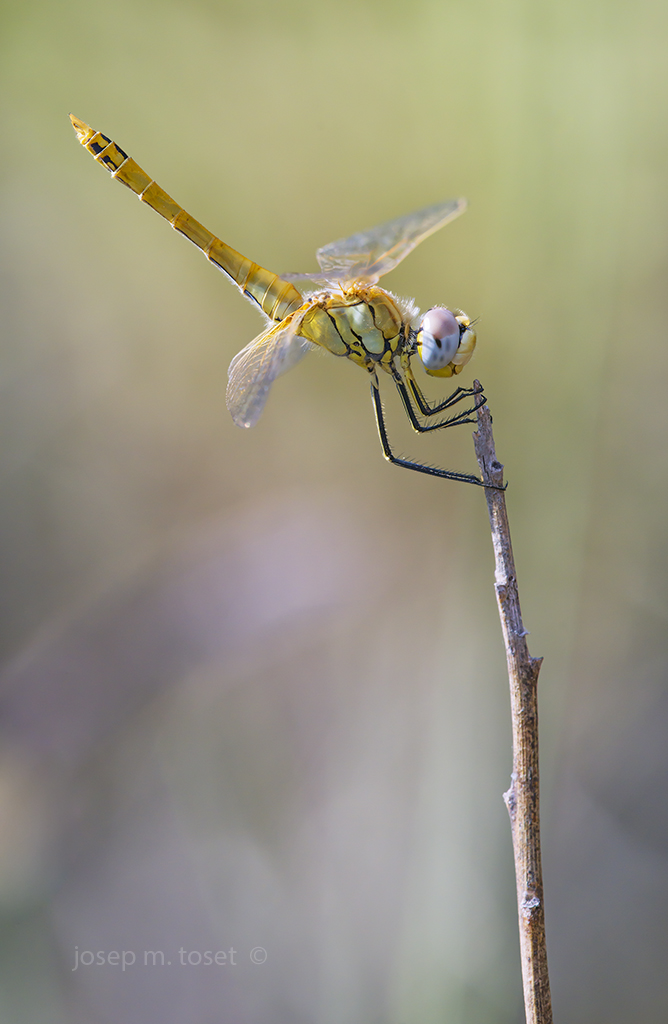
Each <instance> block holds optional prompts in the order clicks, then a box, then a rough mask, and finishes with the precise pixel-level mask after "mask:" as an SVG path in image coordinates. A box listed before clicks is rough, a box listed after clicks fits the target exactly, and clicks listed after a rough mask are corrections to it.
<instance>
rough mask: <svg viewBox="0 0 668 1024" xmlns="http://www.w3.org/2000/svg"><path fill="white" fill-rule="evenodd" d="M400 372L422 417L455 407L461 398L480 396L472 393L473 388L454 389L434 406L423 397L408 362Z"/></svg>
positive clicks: (481, 403) (477, 406) (403, 364)
mask: <svg viewBox="0 0 668 1024" xmlns="http://www.w3.org/2000/svg"><path fill="white" fill-rule="evenodd" d="M402 370H403V372H404V375H405V377H406V380H407V382H408V387H409V388H410V391H411V394H412V396H413V398H414V399H415V403H416V405H417V407H418V409H419V410H420V412H421V413H422V415H423V416H435V415H436V414H437V413H439V412H443V411H444V410H445V409H449V408H450V406H452V405H456V404H457V402H461V400H462V399H463V398H468V397H470V396H471V395H473V394H476V393H477V394H480V392H474V390H473V388H455V390H454V391H453V392H452V394H451V395H449V396H448V397H447V398H445V399H443V401H442V402H437V403H436V404H434V405H432V404H431V403H430V402H428V401H427V399H426V398H425V397H424V394H423V392H422V388H421V387H420V385H419V384H418V382H417V381H416V379H415V377H414V375H413V371H412V369H411V367H410V364H409V363H408V362H406V363H403V362H402ZM485 401H486V400H485V399H483V401H482V402H480V403H479V404H478V405H476V407H475V409H478V408H479V407H480V405H484V404H485ZM475 409H472V410H471V411H472V412H475Z"/></svg>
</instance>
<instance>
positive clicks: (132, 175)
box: [70, 114, 303, 321]
mask: <svg viewBox="0 0 668 1024" xmlns="http://www.w3.org/2000/svg"><path fill="white" fill-rule="evenodd" d="M70 120H71V122H72V126H73V128H74V130H75V132H76V134H77V138H78V139H79V142H80V143H81V145H82V146H84V148H85V149H87V150H88V152H89V153H90V154H91V156H93V157H94V159H95V160H97V162H98V163H100V164H102V166H103V167H106V169H107V170H108V171H109V172H110V174H111V176H112V178H116V179H117V180H118V181H120V182H122V184H123V185H127V187H128V188H129V189H130V190H131V191H132V192H134V193H135V195H136V196H138V197H139V199H141V201H142V202H143V203H147V204H148V206H150V207H151V208H152V209H154V210H155V212H156V213H159V214H160V216H161V217H164V219H165V220H167V221H169V223H170V224H171V225H172V227H173V228H174V230H175V231H178V232H180V234H182V235H185V237H186V238H187V239H189V240H190V241H191V242H192V243H193V245H196V246H197V248H198V249H201V250H202V252H203V253H204V255H205V256H206V257H207V259H208V260H210V262H211V263H215V265H216V266H217V267H219V268H220V270H223V271H224V272H225V273H226V274H228V275H229V277H231V278H232V280H233V281H234V283H235V284H236V285H237V286H238V287H239V288H240V289H241V291H242V292H243V293H244V295H245V296H246V297H247V298H249V299H252V300H253V301H254V302H257V304H258V305H259V306H260V307H261V309H262V310H263V311H264V312H265V313H266V314H267V316H268V317H270V319H272V320H277V321H280V320H284V319H285V317H286V316H288V315H289V314H290V313H293V312H294V311H295V310H296V309H299V307H300V306H301V305H302V302H303V299H302V296H301V294H300V293H299V292H298V291H297V289H296V288H295V287H294V285H293V284H291V283H290V282H289V281H284V280H283V279H282V278H280V277H279V276H278V275H277V274H272V273H271V271H269V270H265V269H264V268H263V267H260V266H259V265H258V264H257V263H253V261H252V260H249V259H247V257H246V256H242V255H241V253H238V252H237V251H236V250H235V249H233V248H232V247H231V246H229V245H227V243H226V242H223V241H221V239H220V238H217V237H216V235H214V234H212V233H211V231H209V230H208V229H207V228H205V227H204V225H203V224H200V223H199V221H197V220H195V218H194V217H192V216H191V215H190V214H189V213H187V212H186V211H185V210H184V209H183V207H182V206H179V204H178V203H177V202H175V201H174V200H173V199H172V197H171V196H169V195H167V193H166V192H165V191H164V189H162V188H161V187H160V185H158V183H157V182H156V181H154V180H153V179H152V178H150V177H149V175H148V174H147V173H146V171H144V170H142V168H141V167H140V166H139V164H138V163H136V161H134V160H133V159H132V157H129V156H128V155H127V153H125V152H124V151H123V150H122V149H121V148H120V146H118V145H117V144H116V143H115V142H112V140H111V139H110V138H108V137H107V136H106V135H103V134H102V133H101V132H96V131H95V129H94V128H91V127H90V125H87V124H85V123H84V122H83V121H80V120H79V119H78V118H76V117H73V116H72V114H70Z"/></svg>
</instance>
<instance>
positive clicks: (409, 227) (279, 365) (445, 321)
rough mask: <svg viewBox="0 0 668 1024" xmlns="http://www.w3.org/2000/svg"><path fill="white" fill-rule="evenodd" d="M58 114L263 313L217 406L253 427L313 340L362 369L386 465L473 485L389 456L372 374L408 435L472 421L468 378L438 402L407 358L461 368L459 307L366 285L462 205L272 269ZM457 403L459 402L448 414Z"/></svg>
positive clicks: (477, 399) (99, 138)
mask: <svg viewBox="0 0 668 1024" xmlns="http://www.w3.org/2000/svg"><path fill="white" fill-rule="evenodd" d="M70 120H71V122H72V126H73V128H74V131H75V133H76V136H77V138H78V140H79V142H80V143H81V145H82V146H84V147H85V149H87V150H88V152H89V153H90V154H91V155H92V156H93V157H94V158H95V160H96V161H97V162H98V163H99V164H101V165H102V166H103V167H105V168H106V169H107V170H108V171H109V172H110V173H111V176H112V178H116V180H117V181H120V182H122V184H124V185H126V186H127V187H128V188H129V189H130V190H131V191H132V192H134V193H135V194H136V195H137V196H138V197H139V199H140V200H141V201H142V202H143V203H147V205H148V206H150V207H152V208H153V209H154V210H155V211H156V213H159V214H160V216H161V217H164V218H165V220H168V221H169V223H170V224H171V225H172V227H173V228H174V229H175V230H176V231H178V232H180V233H181V234H182V235H185V237H186V238H188V239H189V240H190V241H191V242H193V243H194V245H196V246H197V248H198V249H200V250H201V251H202V252H203V253H204V255H205V256H206V257H207V259H208V260H209V261H210V262H211V263H213V264H214V266H216V267H218V268H219V269H220V270H222V271H223V272H224V273H225V274H227V275H228V277H230V278H231V279H232V281H233V282H234V283H235V284H236V285H237V287H238V288H239V290H240V291H241V292H242V294H243V295H245V296H246V298H248V299H249V300H250V301H251V302H252V303H253V304H255V305H256V306H259V307H260V309H261V311H262V312H263V314H264V316H265V319H266V326H265V329H264V330H263V331H262V332H261V334H259V335H258V336H257V338H255V339H254V340H253V341H251V342H250V344H249V345H246V347H245V348H243V349H242V350H241V351H240V352H239V353H238V354H237V355H236V356H235V357H234V359H233V360H232V362H231V363H230V367H229V379H228V386H227V395H226V401H227V408H228V409H229V411H230V413H231V415H232V419H233V420H234V422H235V423H236V424H237V425H238V426H240V427H252V426H254V425H255V424H256V423H257V421H258V419H259V418H260V415H261V413H262V410H263V409H264V406H265V403H266V401H267V397H268V395H269V391H270V389H271V386H272V384H273V383H274V381H275V380H276V379H277V378H278V377H280V376H281V375H282V374H283V373H285V372H286V371H287V370H290V369H291V368H292V367H293V366H295V365H296V364H297V363H298V362H299V361H300V359H302V357H303V356H304V355H305V354H306V353H307V352H308V351H309V349H313V348H316V347H320V348H324V349H326V350H327V351H328V352H330V353H331V354H332V355H335V356H339V357H341V358H347V359H350V360H351V361H352V362H353V363H356V364H357V365H358V366H360V367H362V368H363V369H364V370H366V371H367V372H368V374H369V375H370V379H371V398H372V402H373V409H374V413H375V418H376V424H377V427H378V434H379V436H380V442H381V447H382V450H383V455H384V456H385V458H386V459H387V460H388V462H391V463H393V464H394V465H396V466H402V467H404V468H406V469H412V470H416V471H417V472H419V473H426V474H427V475H429V476H436V477H441V478H445V479H447V480H459V481H462V482H464V483H470V484H477V485H479V486H484V483H483V481H482V480H480V479H479V478H478V477H477V476H475V475H473V474H472V473H458V472H453V471H452V470H447V469H440V468H439V467H437V466H432V465H430V464H428V463H423V462H418V461H414V460H413V459H407V458H403V457H400V456H398V455H397V454H396V453H395V452H394V450H393V449H392V447H391V445H390V442H389V439H388V433H387V427H386V423H385V414H384V410H383V405H382V401H381V396H380V383H379V374H380V371H383V372H384V373H386V374H388V376H390V377H391V378H392V380H393V382H394V384H395V386H396V389H397V391H398V394H399V397H400V399H401V402H402V404H403V407H404V409H405V411H406V414H407V416H408V420H409V422H410V425H411V427H412V428H413V430H415V431H416V432H417V433H418V434H424V433H428V432H430V431H433V430H442V429H444V428H447V427H453V426H458V425H461V424H464V423H473V422H475V420H474V418H473V417H474V414H475V413H476V412H477V410H478V409H479V408H480V407H481V406H482V405H484V404H485V402H486V398H485V396H484V395H483V393H482V390H481V389H480V388H479V385H478V387H477V388H475V389H474V388H462V387H458V388H456V390H455V391H453V393H452V394H451V395H449V396H448V397H447V398H445V399H443V400H442V401H440V402H431V401H429V400H428V399H427V398H426V397H425V395H424V393H423V391H422V388H421V387H420V385H419V384H418V381H417V380H416V378H415V375H414V373H413V369H412V365H411V361H412V360H413V358H414V357H416V356H417V358H418V361H419V363H420V364H421V365H422V367H423V369H424V370H425V371H426V373H427V374H428V375H430V376H433V377H452V376H456V375H457V374H459V373H461V371H462V369H463V368H464V366H465V365H466V363H468V361H469V359H470V358H471V356H472V354H473V350H474V348H475V344H476V332H475V330H474V329H473V325H472V323H471V320H470V319H469V317H468V316H467V315H466V313H464V312H462V311H461V310H458V309H452V310H451V309H449V308H447V307H446V306H433V307H432V308H431V309H428V310H427V312H426V313H424V315H421V314H420V311H419V309H418V307H417V306H416V304H415V302H414V301H413V300H412V299H404V298H399V297H398V296H396V295H394V294H393V293H392V292H389V291H386V290H385V289H384V288H380V287H379V285H378V281H379V280H380V278H381V277H382V276H383V275H384V274H387V273H388V272H389V271H390V270H393V269H394V267H396V266H397V265H398V264H399V263H400V262H401V261H402V260H403V259H404V257H406V256H407V255H408V254H409V253H410V252H412V250H413V249H414V248H415V247H416V246H417V245H419V244H420V242H422V241H423V239H425V238H427V237H428V236H429V235H431V234H433V233H434V232H435V231H438V230H439V228H442V227H443V226H444V225H445V224H448V223H449V222H450V221H452V220H454V218H455V217H458V216H459V215H460V214H461V213H463V212H464V210H465V208H466V200H464V199H453V200H448V201H447V202H443V203H437V204H436V205H433V206H427V207H425V208H424V209H421V210H417V211H416V212H415V213H410V214H408V215H406V216H403V217H398V218H396V219H395V220H390V221H388V222H387V223H384V224H380V225H379V226H378V227H375V228H371V229H370V230H368V231H360V232H358V233H357V234H354V235H351V236H350V237H349V238H344V239H340V240H339V241H336V242H330V243H329V244H328V245H325V246H323V247H322V248H321V249H318V251H317V253H316V258H317V261H318V264H319V267H320V272H319V273H315V274H281V275H278V274H274V273H272V272H271V271H268V270H265V269H264V268H263V267H261V266H259V265H258V264H257V263H253V262H252V260H249V259H248V258H247V257H245V256H242V255H241V254H240V253H238V252H237V251H236V250H235V249H232V248H231V246H229V245H227V244H226V243H225V242H223V241H221V239H220V238H217V237H216V236H215V235H213V234H212V233H211V232H210V231H209V230H207V228H205V227H203V225H202V224H200V223H199V222H198V221H196V220H195V218H194V217H192V216H191V215H190V214H189V213H186V211H185V210H184V209H183V207H181V206H179V205H178V203H176V202H175V201H174V200H173V199H172V198H171V196H169V195H167V193H166V192H164V191H163V189H162V188H160V186H159V185H158V184H157V183H156V182H155V181H154V180H153V179H152V178H150V177H149V175H148V174H146V172H145V171H143V170H142V168H141V167H140V166H139V165H138V164H137V163H136V162H135V161H134V160H133V159H132V158H131V157H129V156H128V154H127V153H125V152H124V151H123V150H122V149H121V147H120V146H119V145H117V144H116V143H115V142H113V141H112V140H111V139H110V138H109V137H108V136H106V135H103V134H102V133H101V132H98V131H96V130H95V129H94V128H91V127H90V126H89V125H87V124H86V123H85V122H84V121H81V120H79V118H77V117H74V115H72V114H70ZM460 402H464V404H465V405H466V406H467V407H466V408H464V409H461V408H460V409H459V411H455V412H452V414H448V413H449V411H450V410H452V409H453V407H455V406H458V405H459V403H460ZM444 415H445V418H444Z"/></svg>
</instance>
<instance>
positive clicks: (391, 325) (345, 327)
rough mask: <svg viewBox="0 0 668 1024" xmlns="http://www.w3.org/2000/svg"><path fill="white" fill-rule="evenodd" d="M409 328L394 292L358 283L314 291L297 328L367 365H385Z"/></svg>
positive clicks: (309, 339) (407, 319)
mask: <svg viewBox="0 0 668 1024" xmlns="http://www.w3.org/2000/svg"><path fill="white" fill-rule="evenodd" d="M409 331H410V321H409V318H407V317H406V311H405V310H402V309H401V304H400V303H398V302H397V301H396V300H395V299H394V296H392V295H391V294H390V293H389V292H386V291H385V290H384V289H383V288H378V287H376V286H375V285H368V284H362V283H359V284H353V285H350V286H348V287H347V288H346V289H345V290H341V291H338V290H337V291H331V292H321V293H319V294H317V295H314V296H313V297H312V299H311V302H310V304H309V307H308V308H307V310H306V311H305V313H304V314H303V316H302V318H301V324H300V328H299V333H300V335H301V336H302V337H303V338H306V339H307V340H308V341H312V342H314V343H315V344H316V345H320V346H321V347H322V348H325V349H327V351H328V352H331V353H332V354H333V355H335V356H346V357H347V358H348V359H351V360H352V361H353V362H354V363H357V364H358V365H360V366H365V367H367V368H369V369H371V368H372V367H374V366H378V365H379V364H380V365H381V366H382V367H384V368H388V367H389V365H390V363H391V362H392V359H393V358H394V356H395V355H396V354H397V353H398V352H399V351H400V350H401V349H402V347H403V346H404V345H405V344H406V343H407V338H408V336H409Z"/></svg>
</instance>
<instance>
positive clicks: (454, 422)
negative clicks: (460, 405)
mask: <svg viewBox="0 0 668 1024" xmlns="http://www.w3.org/2000/svg"><path fill="white" fill-rule="evenodd" d="M392 369H393V373H392V378H393V380H394V383H395V384H396V386H397V391H398V392H399V394H400V395H401V401H402V402H403V404H404V409H405V410H406V414H407V416H408V418H409V420H410V422H411V426H412V428H413V430H415V431H416V432H417V433H418V434H426V433H428V432H429V431H430V430H441V429H442V428H443V427H456V426H459V425H460V424H461V423H475V422H476V420H475V419H473V418H472V414H473V413H475V412H477V411H478V409H480V408H482V406H483V405H484V404H485V402H486V401H487V399H486V398H485V396H484V395H483V394H482V392H480V391H478V392H476V395H477V396H480V400H478V398H477V397H476V402H475V405H473V406H471V408H470V409H463V410H462V411H461V412H458V413H456V414H455V415H454V416H450V417H449V418H448V419H447V420H440V421H439V422H438V423H420V421H419V420H418V418H417V416H416V415H415V410H414V408H413V403H412V402H411V399H410V395H409V393H408V388H407V387H406V385H405V384H404V382H403V380H402V379H401V376H400V375H399V372H398V370H396V368H395V367H393V368H392ZM458 391H461V392H462V393H461V394H460V395H459V396H458V398H457V399H456V402H459V401H461V399H462V398H464V397H465V396H466V397H468V396H469V395H472V394H473V393H474V392H473V391H472V390H466V389H465V388H458ZM452 397H453V396H452V395H450V399H452ZM450 399H447V400H446V401H450ZM450 404H451V405H454V404H455V402H450ZM420 411H422V410H420Z"/></svg>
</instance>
